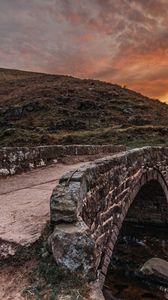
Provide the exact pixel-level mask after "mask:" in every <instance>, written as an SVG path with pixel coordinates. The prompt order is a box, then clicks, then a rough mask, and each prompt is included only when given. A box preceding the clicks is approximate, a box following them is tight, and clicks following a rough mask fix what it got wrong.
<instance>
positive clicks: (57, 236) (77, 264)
mask: <svg viewBox="0 0 168 300" xmlns="http://www.w3.org/2000/svg"><path fill="white" fill-rule="evenodd" d="M49 245H50V247H51V248H52V252H53V255H54V258H55V261H56V263H57V265H58V266H60V267H61V268H63V269H67V270H69V271H71V272H77V273H79V274H82V275H83V277H85V278H87V279H88V280H95V278H96V272H95V257H94V248H95V245H94V241H93V240H92V239H91V237H90V235H89V232H88V228H87V226H86V225H85V224H84V223H83V222H81V223H76V224H75V225H67V224H66V225H65V224H63V225H62V224H60V225H57V226H56V227H55V229H54V232H53V233H52V235H51V236H50V237H49Z"/></svg>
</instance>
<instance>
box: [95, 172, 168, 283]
mask: <svg viewBox="0 0 168 300" xmlns="http://www.w3.org/2000/svg"><path fill="white" fill-rule="evenodd" d="M148 192H149V193H151V192H152V194H148ZM126 197H128V198H129V200H128V201H127V205H124V206H122V207H121V208H120V206H117V205H116V212H115V214H116V215H115V217H116V218H115V221H114V219H113V225H112V227H111V230H110V231H109V232H108V237H107V241H106V243H105V244H104V245H103V249H102V253H101V258H99V260H100V262H99V266H98V273H99V276H100V278H101V283H102V284H103V283H104V279H105V276H106V273H107V270H108V266H109V263H110V260H111V257H112V255H113V249H114V247H115V243H116V241H117V239H118V236H119V233H120V229H121V227H122V225H123V222H124V221H125V220H127V221H129V222H134V223H139V224H145V223H148V224H151V223H152V224H166V223H167V222H168V187H167V184H166V182H165V179H164V177H163V175H162V173H161V172H160V171H159V170H157V169H152V168H151V169H150V170H148V171H146V172H144V173H143V174H142V176H141V178H140V179H139V182H137V183H136V184H135V185H134V186H132V193H131V194H130V195H127V196H125V198H126ZM121 201H122V200H121ZM130 212H131V213H130ZM117 214H118V218H117Z"/></svg>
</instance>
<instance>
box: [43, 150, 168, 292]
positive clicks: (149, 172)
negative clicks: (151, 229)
mask: <svg viewBox="0 0 168 300" xmlns="http://www.w3.org/2000/svg"><path fill="white" fill-rule="evenodd" d="M167 184H168V148H160V147H145V148H141V149H134V150H131V151H126V152H123V153H119V154H116V155H114V156H111V157H106V158H104V159H101V160H97V161H96V162H94V163H91V164H89V165H86V166H83V167H81V168H79V169H78V170H76V171H75V172H70V173H68V174H65V175H64V176H63V177H62V178H61V179H60V183H59V185H58V186H57V187H56V188H55V189H54V190H53V193H52V196H51V202H50V203H51V210H50V211H51V222H52V224H53V227H54V230H53V233H52V234H51V236H50V238H49V244H50V246H51V248H52V252H53V255H54V257H55V260H56V263H57V264H58V265H60V266H61V267H63V268H69V269H70V270H71V271H74V272H80V274H83V276H84V277H85V278H87V280H91V281H93V280H95V279H99V282H100V286H101V285H103V283H104V280H105V276H106V273H107V269H108V266H109V263H110V260H111V256H112V253H113V249H114V245H115V243H116V240H117V237H118V234H119V231H120V229H121V227H122V223H123V221H124V219H125V218H126V217H129V218H130V217H131V216H130V215H129V210H130V211H131V208H132V205H133V203H136V200H137V203H139V201H138V197H140V196H141V193H142V192H143V194H144V193H145V191H146V189H147V190H148V188H149V187H150V188H152V187H155V190H156V191H158V193H160V196H161V198H162V200H163V201H160V200H159V198H157V201H155V202H156V203H155V205H156V209H157V207H158V208H159V209H160V211H159V213H158V219H157V222H158V221H159V222H168V186H167ZM155 196H156V195H155ZM158 197H159V195H158ZM155 200H156V199H155ZM161 202H162V205H160V203H161ZM133 208H134V209H135V208H136V207H133ZM153 209H154V208H153ZM141 221H143V220H141ZM155 221H156V220H155ZM62 249H64V250H62ZM72 250H73V251H72Z"/></svg>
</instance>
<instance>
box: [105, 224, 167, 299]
mask: <svg viewBox="0 0 168 300" xmlns="http://www.w3.org/2000/svg"><path fill="white" fill-rule="evenodd" d="M152 257H159V258H162V259H165V260H167V261H168V230H167V227H162V228H161V227H158V226H149V225H148V226H147V225H146V226H135V225H134V226H133V225H132V224H128V223H127V224H126V223H125V224H124V225H123V228H122V232H121V234H120V237H119V239H118V241H117V244H116V246H115V249H114V254H113V257H112V260H111V264H110V267H109V271H108V274H107V276H106V282H105V286H106V287H107V290H106V292H107V293H106V294H108V296H106V300H111V299H112V298H110V294H111V295H113V296H115V297H116V298H118V299H124V300H150V299H158V300H164V299H168V298H166V297H165V294H164V292H163V291H159V287H160V286H162V285H164V287H167V288H168V281H167V286H166V282H165V281H164V282H162V281H161V282H158V281H157V280H156V278H154V279H153V278H152V280H151V278H150V280H149V281H148V280H147V278H146V277H145V278H144V277H143V276H139V272H138V270H139V269H140V267H142V265H143V264H144V263H145V262H146V261H147V260H149V259H150V258H152Z"/></svg>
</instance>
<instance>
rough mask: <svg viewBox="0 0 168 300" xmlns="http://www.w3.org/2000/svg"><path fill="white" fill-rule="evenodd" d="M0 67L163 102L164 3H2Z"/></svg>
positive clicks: (166, 63)
mask: <svg viewBox="0 0 168 300" xmlns="http://www.w3.org/2000/svg"><path fill="white" fill-rule="evenodd" d="M0 66H1V67H8V68H17V69H28V70H33V71H41V72H48V73H62V74H70V75H73V76H79V77H82V78H85V77H86V78H95V79H102V80H107V81H110V82H113V83H119V84H122V85H127V86H128V87H129V88H132V89H135V90H137V91H140V92H142V93H144V94H146V95H148V96H150V97H154V98H160V99H161V100H163V101H167V98H168V96H167V95H168V88H167V86H168V1H167V0H155V1H153V0H148V1H146V0H141V1H139V0H131V1H130V0H125V1H123V0H117V1H116V0H106V1H104V0H93V1H90V0H85V1H82V0H73V1H71V0H52V1H51V0H45V1H44V0H35V1H26V0H22V1H21V2H20V0H12V1H11V0H5V1H1V2H0Z"/></svg>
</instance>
